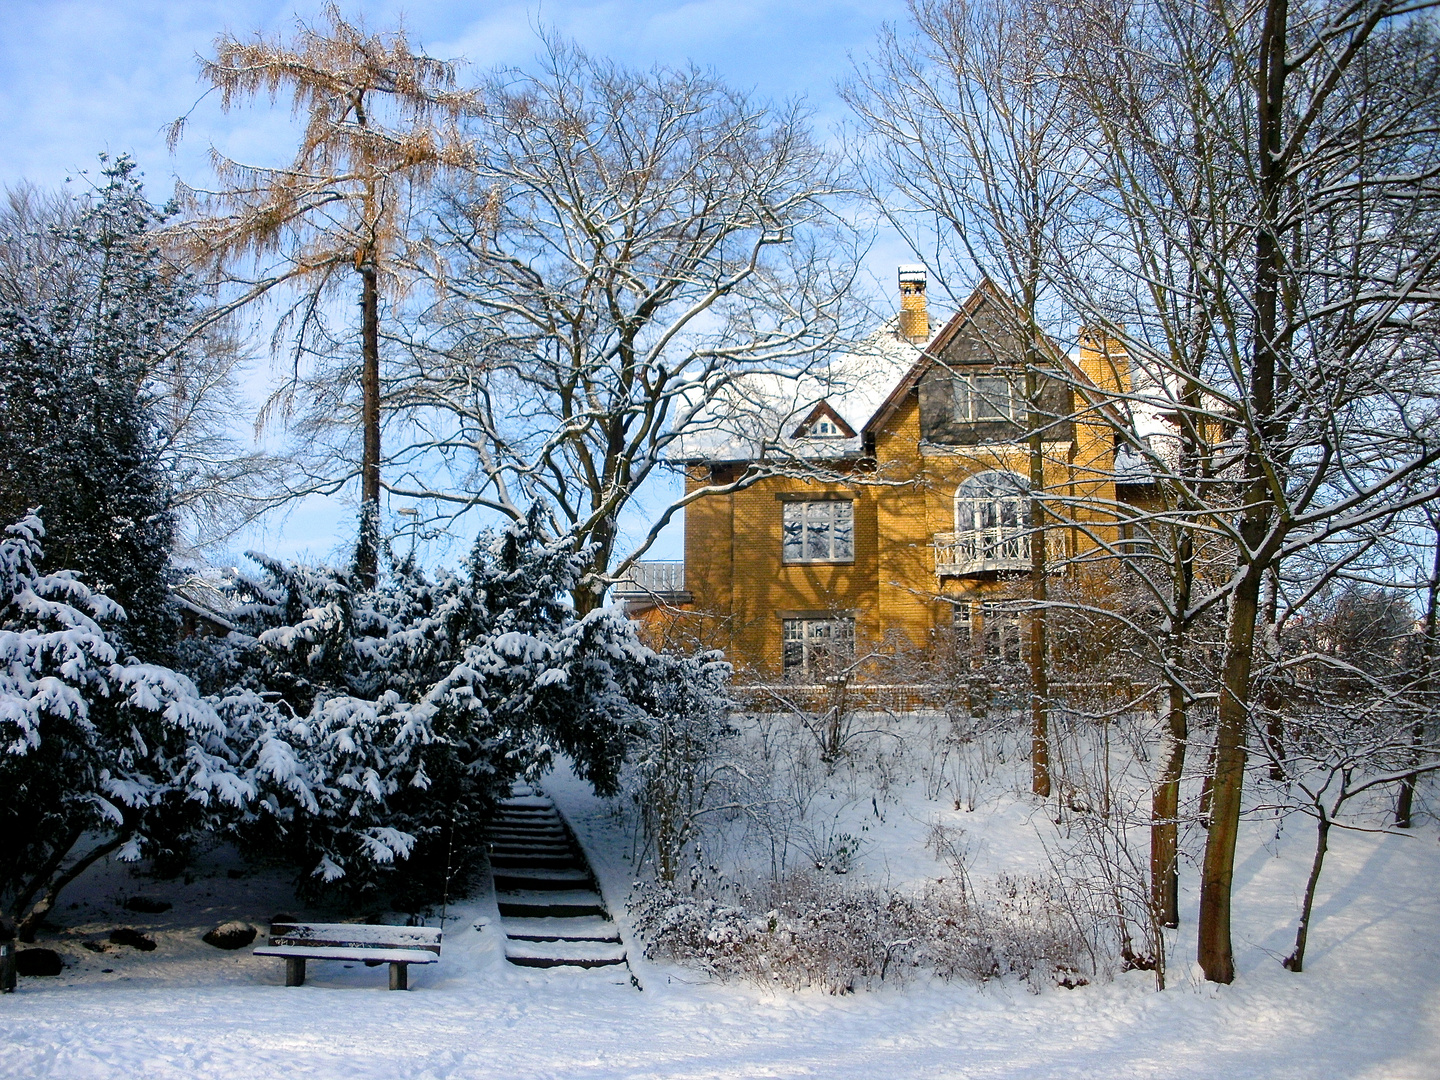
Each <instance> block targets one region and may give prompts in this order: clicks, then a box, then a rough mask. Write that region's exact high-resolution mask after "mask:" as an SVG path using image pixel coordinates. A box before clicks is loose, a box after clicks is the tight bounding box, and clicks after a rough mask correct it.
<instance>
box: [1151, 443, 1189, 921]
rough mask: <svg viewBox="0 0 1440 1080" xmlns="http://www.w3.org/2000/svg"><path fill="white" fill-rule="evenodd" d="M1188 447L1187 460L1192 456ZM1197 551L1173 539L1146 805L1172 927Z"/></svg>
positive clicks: (1163, 910) (1159, 900) (1157, 882)
mask: <svg viewBox="0 0 1440 1080" xmlns="http://www.w3.org/2000/svg"><path fill="white" fill-rule="evenodd" d="M1192 449H1193V448H1191V447H1189V446H1187V447H1186V450H1187V460H1191V459H1192V458H1193V454H1192V453H1190V451H1191V450H1192ZM1194 559H1195V548H1194V543H1193V541H1192V539H1191V536H1190V533H1189V531H1188V530H1182V531H1181V532H1180V533H1179V535H1177V536H1176V538H1175V562H1174V564H1173V572H1174V578H1173V580H1172V583H1171V584H1172V596H1171V601H1170V606H1171V611H1172V612H1173V614H1172V616H1171V617H1172V618H1173V619H1174V623H1173V624H1172V625H1171V626H1170V630H1169V633H1168V634H1167V635H1166V639H1167V640H1166V643H1165V648H1166V652H1167V654H1168V655H1167V657H1166V661H1167V664H1166V666H1167V670H1168V672H1169V682H1170V688H1169V689H1170V694H1169V713H1168V716H1167V730H1166V732H1165V743H1166V746H1165V751H1166V752H1165V763H1164V765H1162V766H1161V771H1160V779H1159V782H1158V783H1157V784H1156V786H1155V795H1154V798H1153V800H1152V802H1151V806H1150V819H1151V826H1150V893H1151V903H1152V904H1153V905H1154V908H1155V918H1156V920H1157V921H1158V922H1159V923H1160V924H1161V925H1162V926H1168V927H1170V928H1171V929H1174V928H1175V927H1177V926H1179V925H1180V821H1179V818H1180V780H1181V778H1182V777H1183V776H1184V775H1185V751H1186V749H1187V746H1188V744H1189V741H1190V716H1189V702H1188V701H1187V700H1186V696H1185V687H1184V685H1183V683H1182V682H1181V680H1180V671H1181V664H1182V662H1183V661H1184V658H1185V629H1184V628H1185V613H1186V611H1187V610H1188V609H1189V607H1190V592H1191V588H1192V587H1193V584H1194V572H1195V571H1194V566H1195V562H1194Z"/></svg>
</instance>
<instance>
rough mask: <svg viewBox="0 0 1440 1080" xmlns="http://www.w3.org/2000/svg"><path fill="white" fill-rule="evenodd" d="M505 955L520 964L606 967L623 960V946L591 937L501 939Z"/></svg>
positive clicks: (512, 961) (623, 961)
mask: <svg viewBox="0 0 1440 1080" xmlns="http://www.w3.org/2000/svg"><path fill="white" fill-rule="evenodd" d="M505 958H506V959H507V960H509V961H510V962H511V963H512V964H519V965H520V966H521V967H587V968H588V967H610V966H612V965H614V964H623V963H625V959H626V957H625V946H624V945H608V944H604V943H600V942H594V941H546V942H530V941H513V940H507V941H506V942H505Z"/></svg>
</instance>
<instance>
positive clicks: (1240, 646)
mask: <svg viewBox="0 0 1440 1080" xmlns="http://www.w3.org/2000/svg"><path fill="white" fill-rule="evenodd" d="M1289 13H1290V8H1289V0H1266V5H1265V13H1264V19H1265V21H1264V25H1263V27H1262V29H1261V34H1260V45H1259V55H1258V57H1257V60H1258V71H1257V75H1258V79H1257V83H1258V90H1259V93H1258V95H1257V110H1256V114H1257V115H1256V125H1255V126H1256V133H1257V138H1256V147H1255V149H1256V158H1257V161H1258V163H1259V188H1258V192H1257V195H1258V198H1259V202H1258V206H1257V207H1256V210H1257V214H1258V226H1257V228H1256V232H1255V280H1254V290H1255V291H1254V303H1255V325H1254V330H1253V333H1254V340H1253V360H1252V364H1253V367H1252V370H1251V372H1250V385H1249V387H1248V388H1247V389H1248V392H1247V394H1246V397H1247V399H1248V400H1247V405H1248V407H1249V411H1250V412H1251V414H1252V416H1253V417H1254V423H1255V427H1254V428H1253V429H1252V430H1251V431H1250V432H1249V448H1248V453H1247V454H1246V457H1245V473H1244V486H1243V489H1242V491H1243V495H1244V507H1245V508H1244V510H1243V511H1242V512H1241V518H1240V528H1239V534H1240V535H1239V546H1240V551H1239V552H1238V555H1237V559H1238V561H1239V566H1238V569H1239V570H1240V580H1239V583H1238V585H1237V587H1236V589H1235V593H1234V595H1233V597H1232V598H1231V605H1230V620H1229V625H1228V628H1227V632H1226V640H1225V668H1224V674H1223V677H1222V679H1221V688H1220V722H1219V724H1218V725H1217V729H1216V733H1215V783H1214V788H1213V789H1212V791H1211V813H1210V832H1209V836H1208V837H1207V838H1206V842H1205V869H1204V874H1203V876H1202V878H1201V882H1200V927H1199V930H1200V936H1199V948H1198V950H1197V953H1198V955H1197V959H1198V960H1199V961H1200V966H1201V968H1202V969H1203V970H1204V972H1205V977H1206V978H1207V979H1209V980H1210V981H1211V982H1222V983H1228V982H1231V981H1233V980H1234V978H1235V957H1234V953H1233V950H1232V947H1231V941H1230V900H1231V896H1230V890H1231V884H1232V882H1233V878H1234V870H1235V841H1236V838H1237V836H1238V834H1239V830H1240V796H1241V790H1242V789H1243V787H1244V783H1245V734H1246V724H1247V723H1248V720H1249V705H1250V672H1251V667H1252V664H1253V662H1254V656H1255V624H1256V621H1257V618H1258V616H1259V604H1260V586H1261V583H1262V581H1263V579H1264V576H1265V572H1266V569H1267V565H1266V564H1267V563H1268V561H1269V558H1273V554H1272V555H1270V556H1268V557H1267V556H1266V555H1265V554H1264V549H1266V548H1267V547H1268V546H1269V545H1268V544H1267V533H1268V532H1269V531H1270V524H1271V507H1272V502H1271V492H1270V490H1269V486H1268V484H1269V474H1268V470H1267V469H1266V467H1265V466H1266V462H1265V457H1266V455H1267V454H1269V453H1271V452H1272V448H1273V447H1274V446H1275V445H1276V444H1277V443H1278V441H1279V438H1278V437H1279V435H1280V432H1279V431H1277V430H1276V422H1275V420H1274V415H1275V375H1276V371H1277V370H1278V369H1279V362H1278V357H1277V351H1278V346H1279V341H1278V326H1279V313H1280V264H1281V244H1280V235H1279V222H1280V218H1281V209H1282V196H1283V193H1284V189H1285V185H1286V183H1287V182H1288V181H1287V178H1286V172H1285V162H1284V160H1283V156H1282V149H1283V139H1282V135H1283V130H1284V124H1285V80H1286V77H1287V76H1288V75H1289V66H1288V63H1287V61H1286V54H1285V49H1286V38H1287V35H1288V32H1289V31H1288V21H1289ZM1272 539H1273V538H1272ZM1272 551H1273V548H1272Z"/></svg>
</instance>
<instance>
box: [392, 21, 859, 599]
mask: <svg viewBox="0 0 1440 1080" xmlns="http://www.w3.org/2000/svg"><path fill="white" fill-rule="evenodd" d="M546 46H547V47H546V51H545V52H544V54H543V55H542V57H541V61H540V63H541V67H540V69H539V70H538V71H534V72H528V71H504V72H499V73H497V74H495V75H494V76H493V77H492V78H490V79H489V80H488V81H487V82H486V83H485V84H484V86H483V88H482V90H481V95H482V97H483V99H484V101H485V102H486V107H485V110H484V111H483V113H480V114H477V115H475V116H472V117H471V118H470V121H471V124H472V130H473V133H474V137H475V145H476V151H475V158H474V161H473V162H472V163H471V164H470V165H469V166H468V167H467V174H466V178H465V181H464V182H463V183H459V184H457V185H455V186H454V187H453V188H452V189H451V191H450V192H449V194H448V196H447V198H446V199H445V200H444V201H443V202H442V203H441V204H440V206H439V207H438V209H437V211H436V213H435V214H434V215H433V218H432V219H431V226H432V227H431V232H430V233H429V235H428V236H427V237H426V239H425V242H424V243H423V244H417V245H415V247H414V249H413V250H412V254H413V256H414V260H415V261H414V265H415V267H416V269H417V270H420V271H424V272H426V273H428V274H429V276H430V280H431V282H432V285H433V287H434V296H435V306H434V307H433V308H432V309H431V310H430V311H429V312H428V313H427V316H426V318H425V319H424V320H423V321H422V322H421V324H420V325H419V326H418V327H417V331H418V333H417V339H416V341H415V343H414V348H413V349H412V354H411V355H412V361H411V364H410V366H409V367H408V368H407V370H406V371H405V378H404V379H403V380H402V381H401V382H400V383H398V384H397V390H396V393H395V397H394V404H395V407H397V408H402V409H404V410H406V414H407V415H408V416H409V417H410V418H412V420H413V421H414V427H413V430H414V432H415V433H416V435H415V438H414V440H413V442H411V443H410V444H409V445H408V447H407V451H406V452H407V454H409V455H411V458H412V460H413V465H412V466H411V467H410V468H409V471H408V473H407V475H406V477H405V478H404V480H403V481H402V482H401V483H399V484H398V485H397V486H396V487H395V488H393V489H392V490H397V491H398V490H404V492H405V493H406V494H407V495H410V496H412V497H414V498H417V499H425V500H432V503H431V505H435V506H438V507H440V508H441V511H440V512H448V513H459V512H464V511H466V510H468V509H471V508H481V509H484V510H488V511H491V512H498V513H500V514H503V515H508V516H511V517H519V516H522V515H523V514H524V513H525V509H526V507H527V506H528V505H529V504H530V503H531V502H534V501H544V502H545V503H547V504H548V505H549V507H550V508H551V511H552V514H553V519H552V527H553V528H554V530H555V532H556V533H557V534H563V535H571V536H574V537H576V538H577V539H578V540H579V541H580V542H581V543H582V544H585V545H588V546H589V547H590V550H591V551H592V562H591V572H590V573H589V574H588V575H587V577H586V579H585V580H584V581H583V582H582V583H581V585H580V587H579V588H578V590H577V592H576V595H575V602H576V604H577V607H578V608H579V609H580V610H582V611H586V610H589V609H590V608H592V607H594V606H595V605H596V604H597V603H598V602H599V600H600V597H601V595H602V594H603V591H604V588H605V586H606V584H607V583H608V581H609V580H612V579H613V577H614V576H615V574H617V573H619V572H622V571H623V570H624V569H625V568H626V567H628V565H629V564H630V562H631V561H632V560H633V559H634V558H636V557H638V555H639V554H640V553H641V552H643V551H644V550H645V548H646V547H648V546H649V544H650V543H651V542H652V541H653V540H654V538H655V536H656V535H657V534H658V532H659V530H660V529H661V528H662V527H663V526H664V524H665V523H666V522H668V521H669V520H670V519H671V518H672V516H673V515H674V514H675V513H677V512H678V511H679V510H680V509H681V508H682V507H683V506H684V505H685V504H687V503H689V502H693V501H694V499H696V498H701V497H704V496H705V495H706V494H710V493H714V492H716V491H723V490H733V488H734V487H735V486H736V485H738V484H742V483H748V482H751V481H753V480H754V479H755V478H756V477H758V476H760V475H764V473H765V471H766V468H767V466H765V465H763V464H762V465H759V466H755V467H751V468H749V469H747V470H743V471H742V473H741V474H740V475H738V476H737V477H735V478H732V479H728V480H723V481H717V482H716V483H712V484H708V485H702V486H700V487H698V488H695V489H694V490H692V491H690V492H689V493H688V494H686V495H685V496H683V497H681V498H680V499H678V500H676V501H673V502H671V503H669V505H668V506H666V507H665V508H664V509H663V510H662V511H661V512H660V513H659V514H658V515H657V520H656V521H655V524H654V525H653V527H652V528H650V529H649V531H648V533H646V534H645V536H644V537H643V539H642V540H641V541H640V543H639V544H638V545H636V546H634V547H632V548H630V549H628V550H622V548H621V547H620V544H621V535H620V529H621V526H620V517H621V514H622V513H623V512H624V511H625V510H626V509H627V507H629V506H630V505H631V503H632V500H634V499H635V497H636V494H637V492H639V491H640V489H641V488H642V486H644V485H645V484H646V483H647V482H649V481H650V480H651V479H652V478H654V477H656V476H657V474H658V473H659V472H660V471H661V470H663V469H665V468H666V467H667V465H669V464H672V463H673V462H674V460H675V459H676V458H677V457H681V456H683V455H682V454H681V446H682V440H684V439H686V438H690V437H696V436H706V435H707V432H708V433H709V435H715V434H716V433H718V431H719V429H720V428H723V427H725V426H726V424H725V421H726V419H727V418H726V417H722V416H719V414H718V413H717V409H716V404H717V402H718V401H719V400H720V399H721V398H726V400H728V401H730V402H731V403H732V404H733V405H734V406H735V410H736V411H742V412H743V411H744V410H745V408H746V407H747V399H748V404H750V405H755V406H756V407H757V409H760V408H761V405H762V402H761V399H765V398H768V397H770V396H772V395H773V394H774V393H775V392H776V388H777V387H780V386H782V385H783V384H787V383H793V382H794V380H795V378H796V377H798V376H800V375H802V374H804V373H806V372H808V371H812V370H816V369H818V367H819V366H820V364H821V362H822V361H823V358H824V357H825V355H826V353H827V351H829V350H831V349H833V348H834V347H836V346H837V345H839V344H841V343H843V342H844V341H845V340H846V337H847V335H848V333H849V332H850V330H851V329H852V327H853V326H854V325H855V324H856V321H857V317H858V314H859V313H858V311H857V309H856V307H855V305H854V304H853V303H852V302H851V301H850V300H849V294H850V290H851V285H852V279H853V276H854V274H855V272H856V266H857V259H856V257H855V247H856V245H855V243H854V240H853V238H852V236H851V234H850V232H849V230H848V229H847V228H846V227H845V226H844V225H843V223H842V222H841V220H840V218H839V216H838V213H837V205H838V202H839V200H840V199H841V198H842V197H843V194H844V192H843V188H842V186H841V183H840V180H839V179H838V177H837V171H836V168H835V164H834V162H833V161H832V160H831V159H830V157H829V156H828V155H827V154H826V152H825V151H824V150H823V149H822V148H821V147H820V146H819V145H818V144H817V143H816V141H815V139H814V138H813V136H812V135H811V132H810V130H809V127H808V126H807V123H806V117H805V114H804V111H803V109H802V108H801V107H800V106H799V105H796V104H791V105H785V106H783V107H779V108H775V107H772V106H769V105H766V104H763V103H760V102H756V101H753V100H751V99H750V98H749V97H747V96H746V95H744V94H742V93H739V92H737V91H734V90H732V89H730V88H729V87H727V86H725V85H724V84H723V83H721V82H719V81H718V80H716V79H715V78H714V77H712V76H710V75H707V74H704V73H701V72H699V71H697V70H694V69H681V70H669V69H663V68H660V69H655V70H652V71H649V72H639V71H633V70H628V69H625V68H623V67H620V66H618V65H615V64H612V63H609V62H607V61H603V60H599V59H595V58H592V57H590V56H588V55H586V54H585V53H583V52H581V51H580V50H578V49H576V48H574V47H573V46H570V45H567V44H564V43H562V42H559V41H554V40H551V41H547V42H546ZM420 334H424V335H426V336H424V337H421V336H420ZM767 380H768V381H767ZM727 395H728V397H727ZM757 395H758V396H757ZM719 411H720V412H729V411H731V410H729V409H726V410H719ZM762 411H763V410H762ZM782 412H783V410H782ZM728 419H730V420H733V419H735V417H733V416H731V417H729V418H728ZM731 426H732V427H733V425H731ZM792 426H793V422H792ZM779 434H780V433H779V432H778V431H772V432H771V435H772V436H778V435H779ZM786 434H788V432H786ZM707 437H708V436H707ZM763 441H764V440H763V438H762V443H763ZM761 449H763V446H762V447H761ZM747 453H748V451H747ZM444 467H448V468H449V469H450V470H452V471H450V472H449V473H448V474H447V473H446V472H445V469H444ZM447 476H448V477H449V479H448V481H447V480H445V479H444V478H445V477H447ZM437 477H439V478H440V479H437Z"/></svg>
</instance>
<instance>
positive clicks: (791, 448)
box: [669, 315, 940, 462]
mask: <svg viewBox="0 0 1440 1080" xmlns="http://www.w3.org/2000/svg"><path fill="white" fill-rule="evenodd" d="M899 324H900V319H899V316H898V315H897V316H892V317H891V318H889V319H887V320H886V321H885V322H884V323H882V324H881V325H880V326H879V327H878V328H876V329H875V330H874V331H872V332H871V333H870V334H869V335H868V336H867V337H865V338H864V339H863V340H861V341H859V342H857V343H856V344H855V345H854V346H853V347H852V348H850V349H849V350H848V351H847V352H844V353H841V354H840V355H838V356H836V357H833V358H832V359H830V360H829V361H828V362H827V363H824V364H822V365H817V366H816V367H815V368H813V369H811V370H808V371H805V372H802V373H797V374H794V375H790V374H784V373H775V372H765V373H751V374H747V375H742V376H740V377H739V378H737V379H736V380H735V381H734V382H732V383H730V384H728V385H727V386H725V387H723V388H722V389H721V391H720V393H718V394H717V395H716V396H715V397H714V398H713V399H712V400H711V401H709V402H707V403H706V404H705V406H704V407H702V408H701V409H700V410H699V411H698V412H697V414H696V416H695V417H694V418H693V419H692V420H691V421H690V423H688V424H687V425H686V428H685V430H684V431H683V432H682V433H681V435H680V437H679V438H678V439H676V440H675V442H673V443H672V444H671V447H670V450H669V456H670V458H671V459H672V460H676V461H705V462H722V461H754V460H757V459H759V458H761V457H781V458H783V457H799V458H806V459H808V460H836V461H838V460H843V459H845V458H853V457H858V456H860V454H861V453H862V452H863V447H862V435H859V434H857V435H856V436H854V437H853V438H844V437H836V436H834V435H824V436H818V435H812V436H805V435H802V436H801V437H799V438H796V432H797V430H798V429H799V428H800V426H801V425H802V424H803V422H804V421H805V419H806V418H807V417H808V416H809V415H810V413H811V412H812V411H814V409H815V406H816V405H818V404H819V403H820V402H822V401H823V402H825V403H826V404H827V405H829V406H830V408H831V409H833V410H834V411H835V413H836V414H837V415H838V416H840V417H841V419H843V420H844V421H845V423H846V424H848V425H849V426H850V428H851V429H852V430H854V431H856V432H861V431H862V430H863V428H864V427H865V424H866V422H867V421H869V420H870V418H871V417H872V416H874V415H875V410H876V409H878V408H879V407H880V404H881V403H882V402H883V401H884V400H885V398H886V396H887V395H888V394H889V393H890V391H891V390H892V389H894V387H895V384H896V383H898V382H899V381H900V380H901V379H903V378H904V377H905V374H906V373H907V372H908V371H909V370H910V369H911V367H913V366H914V364H915V361H916V360H917V359H919V357H920V353H921V351H922V349H923V347H924V343H923V342H918V343H917V342H914V341H911V340H909V339H907V338H904V337H901V336H900V334H899ZM938 325H940V324H939V323H938V322H937V321H936V320H935V319H933V318H932V319H931V322H930V329H931V331H932V332H933V331H934V330H935V328H936V327H937V326H938Z"/></svg>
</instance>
